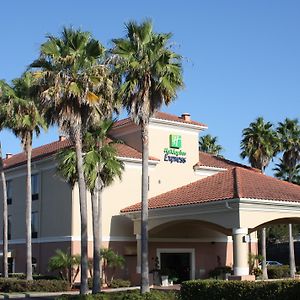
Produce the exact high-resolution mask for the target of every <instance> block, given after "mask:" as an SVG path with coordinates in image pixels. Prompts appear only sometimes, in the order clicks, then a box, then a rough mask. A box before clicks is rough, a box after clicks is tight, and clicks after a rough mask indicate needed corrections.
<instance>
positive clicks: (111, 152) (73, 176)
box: [58, 120, 123, 294]
mask: <svg viewBox="0 0 300 300" xmlns="http://www.w3.org/2000/svg"><path fill="white" fill-rule="evenodd" d="M112 125H113V122H112V121H111V120H105V121H102V122H101V123H100V124H99V125H98V127H93V128H91V129H89V131H88V132H87V133H86V135H85V136H84V139H83V149H84V152H85V155H84V161H83V167H84V173H85V178H86V183H87V187H88V189H89V191H90V192H91V199H92V220H93V241H94V243H93V289H92V292H93V294H96V293H99V292H100V289H101V286H100V281H101V278H100V277H101V264H100V260H101V256H100V247H101V244H102V225H101V220H102V192H103V189H104V188H105V187H106V186H109V185H110V184H112V182H113V181H114V179H115V178H116V177H119V178H121V174H122V170H123V163H122V162H121V161H119V160H118V159H117V152H116V149H115V147H114V143H113V142H108V140H107V135H108V132H109V130H110V129H111V127H112ZM58 170H59V172H60V174H61V175H62V176H63V177H64V178H66V179H67V181H68V182H69V183H70V184H71V185H72V186H73V185H74V184H75V182H76V180H77V168H76V154H75V152H74V150H73V149H72V148H70V149H66V150H63V151H62V152H61V153H60V154H59V165H58Z"/></svg>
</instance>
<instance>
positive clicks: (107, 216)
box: [72, 162, 141, 241]
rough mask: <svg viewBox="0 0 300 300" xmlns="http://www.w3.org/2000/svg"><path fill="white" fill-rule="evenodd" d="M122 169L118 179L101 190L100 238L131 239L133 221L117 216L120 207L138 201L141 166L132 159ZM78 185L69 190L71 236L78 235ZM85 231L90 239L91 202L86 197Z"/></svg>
mask: <svg viewBox="0 0 300 300" xmlns="http://www.w3.org/2000/svg"><path fill="white" fill-rule="evenodd" d="M124 163H125V169H124V172H123V174H122V179H121V180H120V179H116V181H115V182H114V183H113V184H112V185H111V186H109V187H107V188H106V189H105V190H104V192H103V197H102V201H103V205H102V207H103V213H102V226H103V231H102V232H103V240H104V241H106V240H109V239H117V240H119V239H124V238H126V237H130V238H132V234H133V224H132V222H131V221H130V220H129V219H128V218H127V217H125V216H121V215H120V210H121V209H122V208H124V207H126V206H129V205H131V204H134V203H136V202H138V201H140V189H141V165H140V164H139V163H134V162H124ZM78 197H79V196H78V186H75V189H74V190H73V201H72V202H73V206H72V216H73V217H72V235H73V236H75V237H79V236H80V206H79V198H78ZM88 216H89V220H88V233H89V238H90V239H92V214H91V201H90V196H88Z"/></svg>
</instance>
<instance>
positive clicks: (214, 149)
mask: <svg viewBox="0 0 300 300" xmlns="http://www.w3.org/2000/svg"><path fill="white" fill-rule="evenodd" d="M217 140H218V138H217V137H216V136H215V137H213V136H211V135H210V134H206V135H204V136H202V137H200V139H199V150H200V151H203V152H206V153H210V154H213V155H217V156H219V155H220V152H221V151H223V147H222V146H221V145H218V144H217Z"/></svg>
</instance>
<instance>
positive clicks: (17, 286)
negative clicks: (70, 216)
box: [0, 278, 70, 293]
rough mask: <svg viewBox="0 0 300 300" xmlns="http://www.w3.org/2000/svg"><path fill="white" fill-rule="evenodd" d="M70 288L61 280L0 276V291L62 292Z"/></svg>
mask: <svg viewBox="0 0 300 300" xmlns="http://www.w3.org/2000/svg"><path fill="white" fill-rule="evenodd" d="M68 290H70V287H69V284H68V283H67V282H66V281H63V280H24V279H16V278H8V279H4V278H0V292H3V293H12V292H19V293H23V292H64V291H68Z"/></svg>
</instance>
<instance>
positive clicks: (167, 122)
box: [149, 118, 208, 131]
mask: <svg viewBox="0 0 300 300" xmlns="http://www.w3.org/2000/svg"><path fill="white" fill-rule="evenodd" d="M152 124H161V125H171V126H174V127H181V128H182V127H183V128H186V129H192V130H197V131H200V130H205V129H207V128H208V127H207V126H201V125H195V124H190V123H185V122H177V121H170V120H164V119H158V118H150V124H149V125H150V126H151V125H152Z"/></svg>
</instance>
